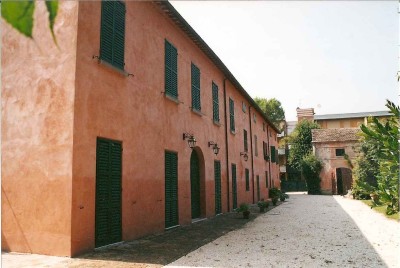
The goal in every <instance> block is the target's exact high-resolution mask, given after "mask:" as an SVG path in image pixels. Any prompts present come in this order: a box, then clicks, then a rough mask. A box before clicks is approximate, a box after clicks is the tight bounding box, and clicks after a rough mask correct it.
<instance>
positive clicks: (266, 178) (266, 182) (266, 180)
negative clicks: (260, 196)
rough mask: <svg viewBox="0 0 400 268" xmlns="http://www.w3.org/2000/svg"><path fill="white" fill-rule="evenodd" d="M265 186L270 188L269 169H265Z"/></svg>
mask: <svg viewBox="0 0 400 268" xmlns="http://www.w3.org/2000/svg"><path fill="white" fill-rule="evenodd" d="M265 187H266V188H268V171H265Z"/></svg>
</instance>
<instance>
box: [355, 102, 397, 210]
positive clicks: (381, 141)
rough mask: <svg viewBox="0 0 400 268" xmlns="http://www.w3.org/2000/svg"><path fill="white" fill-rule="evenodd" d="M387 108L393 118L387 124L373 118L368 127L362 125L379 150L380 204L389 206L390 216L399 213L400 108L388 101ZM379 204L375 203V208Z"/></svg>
mask: <svg viewBox="0 0 400 268" xmlns="http://www.w3.org/2000/svg"><path fill="white" fill-rule="evenodd" d="M386 107H387V108H388V109H389V112H390V113H391V117H390V118H389V119H388V120H387V121H386V122H380V121H379V120H378V119H377V118H372V119H371V122H370V124H369V125H368V126H366V125H364V124H363V125H361V130H362V132H363V136H364V138H365V139H366V140H371V141H373V142H374V143H375V144H376V146H377V148H378V150H377V155H376V159H377V162H378V164H379V174H378V175H377V184H378V186H377V189H376V191H375V194H377V195H378V200H379V204H383V205H386V206H387V209H386V213H387V214H388V215H390V214H394V213H397V212H398V211H399V200H400V199H399V177H398V176H399V157H400V153H399V127H400V123H399V117H400V108H399V106H396V105H395V104H394V103H393V102H391V101H389V100H387V103H386ZM377 205H378V203H376V202H374V206H377Z"/></svg>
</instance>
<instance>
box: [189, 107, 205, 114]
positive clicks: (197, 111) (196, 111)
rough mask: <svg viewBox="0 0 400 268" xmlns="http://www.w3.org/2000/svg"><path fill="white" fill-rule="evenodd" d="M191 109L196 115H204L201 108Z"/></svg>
mask: <svg viewBox="0 0 400 268" xmlns="http://www.w3.org/2000/svg"><path fill="white" fill-rule="evenodd" d="M191 110H192V112H193V113H194V114H196V115H198V116H203V115H204V114H203V113H202V112H201V111H199V110H197V109H194V108H191Z"/></svg>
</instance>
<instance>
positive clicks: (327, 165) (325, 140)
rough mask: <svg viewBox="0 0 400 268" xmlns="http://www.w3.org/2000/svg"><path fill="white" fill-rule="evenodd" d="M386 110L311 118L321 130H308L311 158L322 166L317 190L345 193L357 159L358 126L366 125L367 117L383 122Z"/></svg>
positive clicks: (351, 180)
mask: <svg viewBox="0 0 400 268" xmlns="http://www.w3.org/2000/svg"><path fill="white" fill-rule="evenodd" d="M389 116H390V114H389V112H388V111H378V112H365V113H347V114H327V115H315V116H314V122H316V123H318V124H319V125H320V127H321V129H315V130H313V131H312V143H313V150H314V153H315V155H316V156H317V157H318V158H319V159H320V160H322V162H323V164H324V167H323V169H322V171H321V173H320V177H321V191H322V193H324V194H341V195H343V194H347V192H348V190H350V189H351V187H352V183H353V177H352V169H353V164H352V163H353V162H354V160H355V158H356V157H357V147H358V140H359V139H360V136H359V135H358V133H359V132H360V126H361V124H365V125H367V124H368V118H369V117H377V118H379V119H380V120H385V119H386V118H388V117H389Z"/></svg>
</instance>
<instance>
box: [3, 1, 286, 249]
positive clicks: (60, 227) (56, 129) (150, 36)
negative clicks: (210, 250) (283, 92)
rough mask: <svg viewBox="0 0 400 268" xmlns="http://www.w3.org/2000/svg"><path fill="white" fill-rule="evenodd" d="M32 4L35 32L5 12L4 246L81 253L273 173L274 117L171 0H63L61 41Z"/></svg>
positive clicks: (169, 220)
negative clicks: (9, 20) (15, 24)
mask: <svg viewBox="0 0 400 268" xmlns="http://www.w3.org/2000/svg"><path fill="white" fill-rule="evenodd" d="M34 18H35V27H34V33H33V39H34V40H35V42H32V40H30V39H28V38H26V37H24V36H22V35H21V34H19V33H18V32H16V31H15V30H14V29H12V28H11V27H10V26H9V25H8V24H6V23H5V22H4V21H2V22H1V23H2V29H3V30H2V44H3V45H2V249H3V250H5V251H15V252H28V253H38V254H48V255H58V256H75V255H77V254H80V253H83V252H85V251H88V250H92V249H93V248H97V247H101V246H104V245H108V244H112V243H116V242H119V241H123V240H132V239H136V238H139V237H142V236H145V235H149V234H153V233H157V232H162V231H164V230H165V229H168V228H172V227H175V226H178V225H187V224H191V223H192V222H193V221H196V220H198V219H201V218H207V217H213V216H215V215H217V214H219V213H224V212H228V211H232V210H233V209H234V208H235V207H237V206H238V205H239V204H240V203H242V202H246V203H255V202H257V201H258V200H259V199H261V198H268V189H269V188H270V187H272V186H276V187H279V185H280V184H279V166H278V157H277V148H278V145H277V134H278V132H279V131H278V129H277V128H276V127H275V126H274V125H273V124H272V123H271V122H270V121H269V119H268V118H267V117H266V116H264V115H263V113H262V111H261V109H260V108H259V107H258V106H257V105H256V103H255V102H254V101H253V99H252V98H251V97H250V96H249V95H248V93H247V92H246V91H245V90H244V88H243V87H242V86H241V85H240V84H239V82H238V81H237V80H236V79H235V77H234V76H233V75H232V74H231V73H230V71H229V70H228V69H227V68H226V66H225V65H224V64H223V63H222V62H221V60H220V59H219V58H218V57H217V56H216V55H215V53H214V52H213V51H212V50H211V49H210V48H209V47H208V45H207V44H206V43H205V42H204V41H203V40H202V39H201V37H200V36H198V35H197V33H196V32H195V31H194V30H193V29H192V28H191V27H190V25H188V23H187V22H186V21H185V20H184V19H183V18H182V17H181V16H180V15H179V13H178V12H177V11H176V10H175V9H174V8H173V7H172V5H171V4H170V3H168V2H136V1H126V2H120V1H110V2H96V1H86V2H85V1H82V2H69V1H65V2H60V5H59V12H58V15H57V19H56V23H55V26H54V30H55V35H56V37H57V43H58V46H59V47H57V46H56V45H55V44H54V42H53V40H52V36H51V34H50V31H49V30H48V26H47V24H46V19H47V12H46V7H45V5H44V3H38V4H37V7H36V10H35V17H34ZM191 147H193V148H191ZM216 152H217V153H216Z"/></svg>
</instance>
